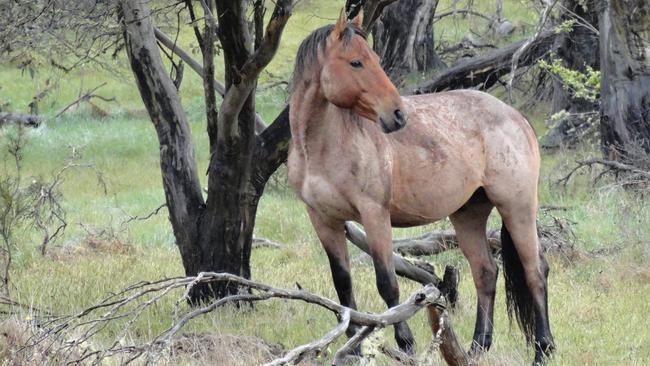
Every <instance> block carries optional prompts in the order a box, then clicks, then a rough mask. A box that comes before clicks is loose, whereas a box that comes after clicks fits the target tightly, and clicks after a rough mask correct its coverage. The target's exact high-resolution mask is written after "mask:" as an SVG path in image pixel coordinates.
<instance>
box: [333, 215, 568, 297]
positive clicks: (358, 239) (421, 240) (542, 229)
mask: <svg viewBox="0 0 650 366" xmlns="http://www.w3.org/2000/svg"><path fill="white" fill-rule="evenodd" d="M345 227H346V230H347V232H348V233H349V234H348V239H349V240H350V241H351V242H352V243H353V244H354V245H356V246H357V247H359V248H361V249H362V250H364V251H366V250H365V249H364V248H367V247H368V243H367V238H366V234H365V233H364V232H363V230H361V229H360V228H359V227H357V226H356V225H353V224H352V223H350V222H347V223H346V224H345ZM485 234H486V237H487V241H488V244H489V245H490V247H491V248H492V250H493V251H494V252H498V251H499V250H501V230H499V229H490V230H488V231H487V232H486V233H485ZM570 235H573V234H572V233H571V229H570V227H569V225H568V224H567V223H566V222H563V221H562V220H560V219H555V220H554V223H553V224H551V225H544V224H541V223H538V224H537V236H538V237H539V243H540V247H541V248H542V250H543V251H545V252H548V251H557V250H562V249H566V248H567V247H571V246H572V245H571V243H570V240H569V239H567V238H565V237H566V236H570ZM455 248H458V239H457V238H456V233H455V232H454V231H453V230H445V231H438V232H431V233H427V234H424V235H422V236H418V237H414V238H406V239H397V240H394V241H393V251H395V252H397V253H398V254H400V255H403V256H413V257H421V256H427V255H436V254H440V253H442V252H444V251H447V250H450V249H455ZM403 261H406V262H407V263H408V261H407V260H406V259H404V258H402V257H401V256H399V255H396V256H395V270H396V271H397V268H398V262H400V264H399V266H400V268H402V265H403V263H401V262H403ZM411 266H412V264H411ZM406 267H407V268H405V269H404V270H405V272H404V273H403V274H401V275H402V276H404V277H407V278H411V279H413V280H415V281H418V282H420V281H419V280H418V279H417V278H420V277H419V276H418V275H419V273H417V272H415V273H413V272H412V271H411V270H410V269H411V267H410V266H408V265H407V266H406ZM398 274H400V273H398ZM411 276H415V278H412V277H411ZM420 283H422V282H420ZM433 283H435V282H433ZM441 286H442V284H441Z"/></svg>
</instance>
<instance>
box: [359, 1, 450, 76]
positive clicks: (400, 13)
mask: <svg viewBox="0 0 650 366" xmlns="http://www.w3.org/2000/svg"><path fill="white" fill-rule="evenodd" d="M437 6H438V0H401V1H398V2H394V3H393V4H390V5H388V6H387V7H386V11H384V12H383V13H381V16H380V17H379V18H378V19H377V22H376V23H375V24H374V25H373V27H372V28H371V29H372V36H373V41H374V43H373V49H374V51H375V52H376V53H377V54H378V55H379V57H380V58H381V66H382V67H383V68H384V70H385V71H386V74H388V76H389V77H390V79H391V80H393V82H398V81H400V79H401V78H402V77H403V76H405V75H406V74H408V73H411V72H414V71H418V72H423V73H424V72H428V71H432V70H435V69H438V68H442V67H445V64H444V63H443V62H442V61H441V60H440V58H439V57H438V55H437V54H436V50H435V45H434V37H433V18H434V15H435V12H436V7H437Z"/></svg>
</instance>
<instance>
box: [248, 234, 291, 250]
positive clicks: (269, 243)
mask: <svg viewBox="0 0 650 366" xmlns="http://www.w3.org/2000/svg"><path fill="white" fill-rule="evenodd" d="M253 248H275V249H281V248H284V245H283V244H280V243H278V242H276V241H273V240H271V239H267V238H262V237H259V236H254V237H253Z"/></svg>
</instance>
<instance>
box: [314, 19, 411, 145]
mask: <svg viewBox="0 0 650 366" xmlns="http://www.w3.org/2000/svg"><path fill="white" fill-rule="evenodd" d="M361 22H362V15H361V13H360V14H359V15H357V16H356V17H355V18H354V19H353V20H352V21H351V22H348V20H347V18H346V15H345V12H341V16H340V17H339V20H338V22H337V23H336V25H335V26H334V29H333V30H332V32H331V33H330V35H329V37H328V39H327V43H326V46H325V47H326V50H325V52H324V60H323V62H322V65H323V68H322V71H321V76H320V81H321V87H322V90H323V93H324V94H325V98H326V99H327V100H328V101H329V102H330V103H332V104H334V105H336V106H338V107H341V108H347V109H351V110H353V111H354V112H356V113H357V114H359V115H361V116H363V117H365V118H368V119H371V120H373V121H375V122H377V123H379V124H380V125H381V128H382V130H383V131H384V132H385V133H390V132H394V131H397V130H399V129H401V128H402V127H404V126H405V125H406V116H405V115H404V112H403V110H404V108H403V104H402V98H401V97H400V95H399V92H398V91H397V88H395V85H393V83H392V82H391V81H390V79H389V78H388V76H386V73H385V72H384V70H383V69H382V67H381V65H380V64H379V57H378V56H377V54H376V53H375V52H374V51H373V50H372V49H371V48H370V46H369V45H368V42H367V41H366V39H365V36H364V33H363V32H362V31H361V29H360V28H359V27H360V26H361Z"/></svg>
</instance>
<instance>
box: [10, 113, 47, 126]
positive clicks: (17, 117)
mask: <svg viewBox="0 0 650 366" xmlns="http://www.w3.org/2000/svg"><path fill="white" fill-rule="evenodd" d="M8 123H18V124H21V125H23V126H29V127H38V126H39V125H40V124H41V117H39V116H36V115H33V114H27V113H17V112H0V127H2V126H4V125H5V124H8Z"/></svg>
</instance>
